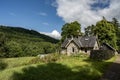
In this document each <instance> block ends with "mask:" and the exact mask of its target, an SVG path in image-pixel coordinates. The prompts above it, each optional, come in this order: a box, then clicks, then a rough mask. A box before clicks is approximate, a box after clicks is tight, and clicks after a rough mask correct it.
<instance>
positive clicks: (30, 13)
mask: <svg viewBox="0 0 120 80" xmlns="http://www.w3.org/2000/svg"><path fill="white" fill-rule="evenodd" d="M53 2H54V0H0V10H1V11H0V24H1V25H8V26H15V27H24V28H27V29H34V30H37V31H39V32H51V31H53V30H57V31H59V32H61V27H62V25H63V24H64V21H62V19H61V18H60V17H59V16H57V14H56V7H53V6H52V5H51V4H52V3H53Z"/></svg>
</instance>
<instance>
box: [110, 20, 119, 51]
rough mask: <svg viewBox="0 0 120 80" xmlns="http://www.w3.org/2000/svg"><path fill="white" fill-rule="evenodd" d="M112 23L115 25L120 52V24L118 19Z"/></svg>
mask: <svg viewBox="0 0 120 80" xmlns="http://www.w3.org/2000/svg"><path fill="white" fill-rule="evenodd" d="M112 23H113V25H114V28H115V33H116V37H117V42H116V44H117V48H118V49H119V50H120V23H119V22H118V20H117V19H116V18H113V20H112Z"/></svg>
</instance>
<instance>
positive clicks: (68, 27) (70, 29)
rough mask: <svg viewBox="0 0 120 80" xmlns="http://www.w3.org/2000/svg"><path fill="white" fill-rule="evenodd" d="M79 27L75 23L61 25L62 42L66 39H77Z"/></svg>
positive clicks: (79, 33)
mask: <svg viewBox="0 0 120 80" xmlns="http://www.w3.org/2000/svg"><path fill="white" fill-rule="evenodd" d="M80 26H81V25H80V24H79V23H78V22H77V21H74V22H71V23H66V24H64V25H63V27H62V33H61V35H62V41H64V39H65V38H66V37H71V36H73V37H78V36H79V35H81V27H80Z"/></svg>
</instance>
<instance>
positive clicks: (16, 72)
mask: <svg viewBox="0 0 120 80" xmlns="http://www.w3.org/2000/svg"><path fill="white" fill-rule="evenodd" d="M114 60H115V57H113V58H111V59H109V60H105V61H94V60H91V59H89V56H88V55H85V54H79V55H73V56H65V55H57V56H56V55H50V56H48V57H45V58H44V59H40V57H19V58H2V59H0V66H3V67H1V68H0V80H98V79H99V78H100V77H101V76H102V74H103V73H104V72H105V70H107V68H108V66H109V65H110V64H111V63H112V62H113V61H114Z"/></svg>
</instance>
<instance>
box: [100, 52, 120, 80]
mask: <svg viewBox="0 0 120 80" xmlns="http://www.w3.org/2000/svg"><path fill="white" fill-rule="evenodd" d="M100 80H120V54H119V55H117V58H116V60H115V62H114V63H113V64H112V65H111V66H110V67H109V68H108V70H107V71H106V73H105V74H103V77H102V78H101V79H100Z"/></svg>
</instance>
